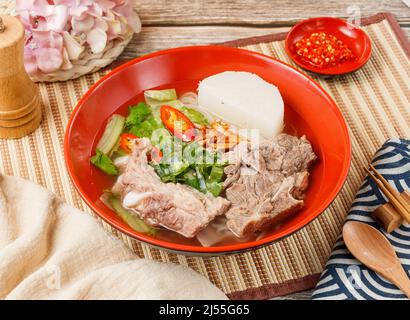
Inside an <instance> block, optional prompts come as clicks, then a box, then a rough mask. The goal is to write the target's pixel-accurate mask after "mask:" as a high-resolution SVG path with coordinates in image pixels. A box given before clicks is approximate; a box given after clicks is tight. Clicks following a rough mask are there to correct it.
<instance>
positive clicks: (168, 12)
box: [121, 0, 410, 299]
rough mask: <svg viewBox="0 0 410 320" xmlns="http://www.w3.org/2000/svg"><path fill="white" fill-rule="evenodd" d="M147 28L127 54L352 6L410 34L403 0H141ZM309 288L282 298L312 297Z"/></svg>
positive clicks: (246, 32) (243, 33) (284, 25)
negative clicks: (386, 17)
mask: <svg viewBox="0 0 410 320" xmlns="http://www.w3.org/2000/svg"><path fill="white" fill-rule="evenodd" d="M135 2H136V4H135V7H136V10H137V12H138V14H139V15H140V17H141V20H142V23H143V28H142V32H141V33H140V34H138V35H136V36H135V37H134V38H133V40H132V41H131V43H130V45H129V46H128V47H127V49H126V50H125V51H124V53H123V54H122V57H121V58H123V59H130V58H134V57H137V56H141V55H143V54H146V53H149V52H153V51H157V50H161V49H166V48H173V47H180V46H186V45H196V44H209V43H217V42H223V41H228V40H233V39H238V38H244V37H250V36H257V35H264V34H268V33H273V32H280V31H286V30H288V29H289V27H290V26H292V25H293V24H294V23H295V22H296V21H298V20H301V19H306V18H310V17H316V16H335V17H342V18H348V17H350V16H351V12H349V11H348V10H349V9H351V10H358V9H359V10H360V12H361V15H362V16H369V15H372V14H375V13H377V12H381V11H389V12H391V13H393V14H394V15H395V17H396V18H397V20H398V21H399V23H400V25H401V26H402V28H403V29H404V30H405V31H406V34H407V36H408V37H409V36H410V8H408V7H407V6H406V5H405V4H404V3H403V2H402V1H401V0H384V1H378V0H355V1H351V2H350V3H349V5H354V7H350V8H348V5H347V4H346V3H345V1H340V0H316V1H306V0H292V1H290V0H136V1H135ZM311 292H312V291H305V292H301V293H297V294H293V295H289V296H286V297H281V298H279V299H309V298H310V295H311Z"/></svg>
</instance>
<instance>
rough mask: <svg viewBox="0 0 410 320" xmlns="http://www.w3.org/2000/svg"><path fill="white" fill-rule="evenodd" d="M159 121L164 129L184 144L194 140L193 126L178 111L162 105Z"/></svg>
mask: <svg viewBox="0 0 410 320" xmlns="http://www.w3.org/2000/svg"><path fill="white" fill-rule="evenodd" d="M160 113H161V120H162V122H163V123H164V125H165V127H166V128H167V129H168V130H169V131H171V133H172V134H173V135H175V136H176V137H178V138H179V139H181V140H182V141H184V142H190V141H192V140H194V138H195V127H194V124H193V123H192V122H191V121H190V120H189V119H188V117H187V116H186V115H184V114H183V113H182V112H181V111H179V110H178V109H175V108H173V107H170V106H167V105H164V106H162V107H161V109H160Z"/></svg>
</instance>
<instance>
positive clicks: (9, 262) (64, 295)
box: [0, 175, 226, 299]
mask: <svg viewBox="0 0 410 320" xmlns="http://www.w3.org/2000/svg"><path fill="white" fill-rule="evenodd" d="M0 298H1V299H226V296H225V294H224V293H223V292H222V291H220V290H219V289H218V288H216V287H215V286H214V285H213V284H211V283H210V282H209V281H208V280H207V279H206V278H204V277H203V276H201V275H199V274H198V273H196V272H194V271H193V270H191V269H188V268H185V267H182V266H179V265H176V264H169V263H159V262H155V261H151V260H147V259H141V258H138V257H136V256H135V255H134V253H133V252H132V251H131V250H129V248H127V247H126V246H125V245H124V244H123V243H122V242H121V241H120V240H118V239H116V238H114V236H112V235H110V234H108V233H107V232H106V231H105V230H104V229H103V228H102V226H101V225H100V224H99V223H98V222H97V221H96V220H95V219H94V218H93V217H91V216H90V215H88V214H86V213H83V212H81V211H79V210H77V209H75V208H72V207H70V206H69V205H67V204H65V203H63V202H62V201H61V200H59V199H58V198H57V197H56V196H55V195H54V194H52V193H51V192H50V191H48V190H46V189H44V188H42V187H40V186H38V185H35V184H33V183H31V182H29V181H26V180H23V179H20V178H16V177H9V176H2V175H0Z"/></svg>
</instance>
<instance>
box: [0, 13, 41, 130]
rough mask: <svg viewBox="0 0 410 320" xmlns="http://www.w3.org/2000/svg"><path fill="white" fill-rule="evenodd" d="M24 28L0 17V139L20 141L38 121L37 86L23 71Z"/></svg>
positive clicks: (39, 107) (14, 20)
mask: <svg viewBox="0 0 410 320" xmlns="http://www.w3.org/2000/svg"><path fill="white" fill-rule="evenodd" d="M24 33H25V31H24V26H23V24H22V23H21V22H20V20H18V19H17V18H16V17H11V16H0V138H20V137H23V136H25V135H27V134H29V133H31V132H33V131H34V130H35V129H37V127H38V126H39V125H40V122H41V100H40V97H39V93H38V89H37V86H36V85H35V84H34V82H33V81H31V79H30V78H29V76H28V75H27V73H26V70H25V69H24V63H23V54H24V53H23V52H24Z"/></svg>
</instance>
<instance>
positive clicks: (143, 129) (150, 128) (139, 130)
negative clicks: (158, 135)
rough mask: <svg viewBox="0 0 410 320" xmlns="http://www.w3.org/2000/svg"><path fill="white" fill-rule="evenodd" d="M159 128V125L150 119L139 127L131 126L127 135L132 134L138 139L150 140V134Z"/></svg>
mask: <svg viewBox="0 0 410 320" xmlns="http://www.w3.org/2000/svg"><path fill="white" fill-rule="evenodd" d="M160 128H162V125H161V123H158V122H157V121H156V120H155V119H154V118H153V117H150V118H148V119H147V120H145V121H143V122H141V123H140V124H139V125H134V126H132V127H131V128H130V129H129V133H132V134H133V135H136V136H137V137H139V138H144V137H146V138H151V135H152V133H153V132H154V131H155V130H157V129H160Z"/></svg>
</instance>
